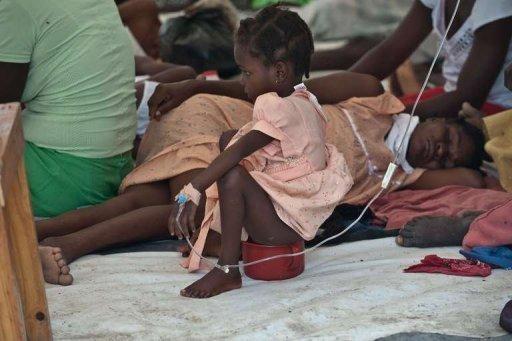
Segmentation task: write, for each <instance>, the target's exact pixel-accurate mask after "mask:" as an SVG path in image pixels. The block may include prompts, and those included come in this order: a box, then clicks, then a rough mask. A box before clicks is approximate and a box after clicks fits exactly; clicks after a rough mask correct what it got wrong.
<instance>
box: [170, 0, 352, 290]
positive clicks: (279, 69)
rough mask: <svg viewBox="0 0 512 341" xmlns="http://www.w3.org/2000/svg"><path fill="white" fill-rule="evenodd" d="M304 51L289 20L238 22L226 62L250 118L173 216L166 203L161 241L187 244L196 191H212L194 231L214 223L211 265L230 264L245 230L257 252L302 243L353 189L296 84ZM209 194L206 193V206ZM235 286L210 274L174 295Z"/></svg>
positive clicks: (269, 12) (229, 276) (235, 276)
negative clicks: (216, 252) (217, 250)
mask: <svg viewBox="0 0 512 341" xmlns="http://www.w3.org/2000/svg"><path fill="white" fill-rule="evenodd" d="M283 28H284V29H283ZM313 49H314V48H313V40H312V36H311V32H310V31H309V28H308V27H307V25H306V24H305V23H304V21H303V20H302V19H301V18H300V17H299V16H298V15H297V14H296V13H294V12H291V11H288V10H284V9H280V8H279V7H276V6H272V7H269V8H266V9H264V10H262V11H261V12H260V13H259V14H258V15H257V16H256V17H255V18H249V19H246V20H243V21H242V22H241V23H240V28H239V30H238V34H237V39H236V45H235V59H236V61H237V64H238V65H239V67H240V68H241V70H242V73H243V76H242V84H243V86H244V90H245V92H246V94H247V95H248V97H249V98H251V99H252V100H256V101H255V105H254V111H253V120H252V122H250V123H248V124H247V125H245V126H244V127H242V128H241V129H240V130H239V131H238V133H236V135H235V136H234V137H233V139H232V140H231V143H230V145H229V146H228V147H227V148H226V149H225V150H224V151H223V152H222V153H221V154H220V155H219V156H218V157H217V158H216V159H215V160H214V161H213V162H212V163H211V165H210V166H209V167H208V168H207V169H205V170H204V171H203V172H201V173H200V174H199V175H198V176H196V177H195V178H194V179H193V180H192V181H191V183H190V184H188V185H187V186H185V187H184V188H183V190H182V191H181V192H180V194H179V195H178V196H177V198H180V199H182V200H183V201H184V200H187V201H186V203H185V204H184V207H183V211H182V212H181V214H179V215H178V210H179V205H178V203H175V204H174V207H173V210H172V213H171V217H170V220H169V229H170V232H171V235H177V236H178V237H179V238H182V237H183V233H184V234H185V235H186V236H189V235H190V234H191V233H192V232H194V229H195V223H194V217H195V214H196V210H197V207H198V206H197V205H198V203H199V200H200V196H201V194H200V193H201V192H204V191H205V190H207V189H208V188H210V186H212V185H214V184H215V183H217V188H218V196H219V201H218V203H216V204H215V205H211V204H207V205H208V206H209V207H210V208H211V210H210V212H208V208H207V213H206V216H205V217H206V218H205V220H204V222H203V226H202V229H204V230H208V228H210V227H211V228H213V229H216V230H220V225H222V235H221V243H222V247H221V254H220V257H219V262H218V264H219V265H236V264H238V261H239V259H240V252H241V247H240V240H241V237H242V236H243V235H245V231H246V232H247V233H248V235H249V237H250V238H251V239H252V240H253V241H255V242H257V243H261V244H265V245H282V244H291V243H295V242H297V241H299V240H309V239H312V238H313V237H314V236H315V233H316V231H317V229H318V227H319V226H320V225H321V224H322V223H323V221H325V220H326V219H327V218H328V217H329V215H330V214H331V213H332V211H333V209H334V208H335V207H336V206H337V205H338V204H339V203H340V202H341V200H342V199H343V197H344V196H345V194H346V193H347V192H348V191H349V190H350V188H351V186H352V184H353V180H352V176H351V175H350V172H349V171H348V168H347V164H346V162H345V159H344V158H343V156H342V155H341V154H340V153H339V152H338V151H337V149H336V148H335V147H334V146H332V145H328V144H326V142H325V128H326V119H325V117H324V115H323V113H322V110H321V108H320V105H319V104H318V102H317V100H316V98H315V96H314V95H313V94H311V93H310V92H308V91H307V90H306V88H305V86H304V85H303V84H301V81H302V77H303V76H304V75H305V76H306V77H308V73H309V64H310V58H311V54H312V53H313ZM297 84H298V85H297ZM216 192H217V191H216V190H215V188H211V189H210V190H208V191H207V192H206V193H207V196H208V198H209V199H210V198H211V197H212V196H213V197H215V195H216ZM219 213H220V224H219ZM177 219H178V220H177ZM178 225H179V226H178ZM182 229H183V231H182ZM182 232H183V233H182ZM219 232H220V231H219ZM245 237H246V236H245ZM240 286H241V275H240V272H239V270H238V268H231V269H230V270H229V272H228V273H225V272H223V271H222V270H220V269H218V268H213V269H212V270H211V271H210V272H209V273H208V274H207V275H205V276H204V277H203V278H201V279H200V280H198V281H196V282H195V283H193V284H192V285H190V286H188V287H187V288H185V289H183V290H182V291H181V295H183V296H187V297H196V298H205V297H211V296H214V295H218V294H220V293H222V292H225V291H228V290H233V289H238V288H240Z"/></svg>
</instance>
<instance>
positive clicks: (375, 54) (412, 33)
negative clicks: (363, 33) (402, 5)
mask: <svg viewBox="0 0 512 341" xmlns="http://www.w3.org/2000/svg"><path fill="white" fill-rule="evenodd" d="M430 15H431V10H430V9H429V8H428V7H425V6H424V5H423V4H422V3H421V2H420V1H415V2H414V4H413V5H412V7H411V9H410V10H409V12H408V13H407V15H406V16H405V18H404V19H403V20H402V22H401V23H400V25H399V26H398V27H397V28H396V30H395V31H394V32H393V33H392V34H391V35H390V36H389V37H388V38H386V39H385V40H384V41H383V42H381V43H380V44H379V45H377V46H376V47H375V48H373V49H372V50H371V51H370V52H368V53H367V54H366V55H365V56H364V57H363V58H361V59H360V60H359V61H358V62H357V63H356V64H355V65H353V66H352V68H350V71H353V72H358V73H364V74H369V75H373V76H375V77H377V78H378V79H380V80H382V79H384V78H386V77H388V76H389V75H391V73H393V72H394V71H395V70H396V69H397V68H398V67H399V66H400V65H401V64H402V63H403V62H404V61H405V60H406V59H407V58H409V56H410V55H411V54H412V53H413V52H414V51H415V50H416V49H417V48H418V46H420V44H421V42H423V40H425V38H426V37H427V36H428V35H429V34H430V32H431V31H432V20H431V17H430Z"/></svg>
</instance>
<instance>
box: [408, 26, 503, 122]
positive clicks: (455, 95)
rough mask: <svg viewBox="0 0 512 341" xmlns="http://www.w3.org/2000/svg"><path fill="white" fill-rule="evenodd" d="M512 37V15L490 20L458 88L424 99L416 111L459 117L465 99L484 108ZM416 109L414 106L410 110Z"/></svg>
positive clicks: (478, 33) (477, 39)
mask: <svg viewBox="0 0 512 341" xmlns="http://www.w3.org/2000/svg"><path fill="white" fill-rule="evenodd" d="M511 37H512V18H510V17H509V18H505V19H501V20H497V21H494V22H492V23H489V24H487V25H485V26H483V27H481V28H479V29H478V30H477V31H476V32H475V39H474V42H473V46H472V48H471V51H470V53H469V56H468V58H467V60H466V62H465V63H464V66H463V67H462V70H461V73H460V75H459V79H458V81H457V89H456V90H455V91H452V92H448V93H445V94H442V95H439V96H436V97H434V98H433V99H430V100H426V101H422V102H420V104H419V105H418V107H417V109H416V114H418V115H419V116H421V117H423V118H426V117H432V116H440V117H456V116H457V113H458V112H459V109H460V108H461V106H462V104H463V103H464V102H469V103H470V104H471V105H472V106H473V107H475V108H480V107H481V106H482V105H483V104H484V103H485V100H486V98H487V96H488V94H489V91H490V90H491V88H492V86H493V84H494V82H495V81H496V78H497V77H498V74H499V73H500V71H501V69H502V67H503V63H504V61H505V58H506V56H507V52H508V46H509V43H510V39H511ZM411 109H412V105H411V106H409V107H407V110H409V112H410V110H411Z"/></svg>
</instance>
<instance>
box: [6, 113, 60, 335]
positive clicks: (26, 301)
mask: <svg viewBox="0 0 512 341" xmlns="http://www.w3.org/2000/svg"><path fill="white" fill-rule="evenodd" d="M23 149H24V140H23V132H22V127H21V118H20V105H19V104H17V103H11V104H4V105H2V104H0V207H1V209H0V340H51V339H52V334H51V328H50V317H49V314H48V305H47V302H46V293H45V288H44V280H43V273H42V269H41V263H40V259H39V253H38V249H37V247H38V244H37V238H36V231H35V226H34V219H33V216H32V209H31V207H30V200H29V191H28V186H27V179H26V176H25V165H24V161H23V160H24V159H23Z"/></svg>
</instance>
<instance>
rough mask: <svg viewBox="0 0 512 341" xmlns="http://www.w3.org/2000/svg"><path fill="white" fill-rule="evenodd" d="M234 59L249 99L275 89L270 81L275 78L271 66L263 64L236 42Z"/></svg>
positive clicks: (252, 99) (274, 85)
mask: <svg viewBox="0 0 512 341" xmlns="http://www.w3.org/2000/svg"><path fill="white" fill-rule="evenodd" d="M235 61H236V63H237V64H238V67H239V68H240V70H241V71H242V78H241V79H240V82H241V83H242V85H243V87H244V91H245V93H246V94H247V97H249V99H250V100H251V101H254V100H256V98H258V96H260V95H263V94H265V93H267V92H272V91H276V84H275V82H273V81H272V80H273V79H274V78H275V77H274V70H273V68H272V67H267V66H265V65H264V64H263V63H262V62H261V61H260V60H259V59H257V58H255V57H253V56H251V55H250V53H248V52H247V49H246V48H245V47H243V46H240V45H238V44H236V45H235Z"/></svg>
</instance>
